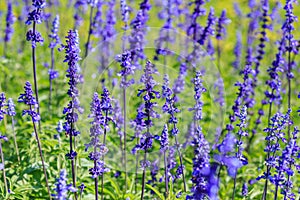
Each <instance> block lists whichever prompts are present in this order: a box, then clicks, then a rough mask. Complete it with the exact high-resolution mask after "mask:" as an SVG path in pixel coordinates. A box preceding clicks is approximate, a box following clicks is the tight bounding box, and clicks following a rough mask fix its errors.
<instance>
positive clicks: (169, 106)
mask: <svg viewBox="0 0 300 200" xmlns="http://www.w3.org/2000/svg"><path fill="white" fill-rule="evenodd" d="M162 97H163V98H165V99H166V102H165V104H164V105H163V107H162V110H163V112H165V113H168V114H169V115H170V118H169V120H168V123H169V124H171V125H172V126H173V127H172V129H171V134H172V136H174V138H175V146H176V150H177V153H178V155H179V162H180V166H179V167H178V169H177V171H176V177H179V176H181V175H182V180H183V184H184V192H186V181H185V174H184V165H183V158H182V157H183V156H182V153H181V151H180V148H181V144H179V142H178V138H177V135H178V133H179V129H178V128H177V123H178V119H177V117H176V116H175V114H176V113H179V112H180V110H179V109H178V108H177V107H176V106H175V103H176V101H177V100H176V99H177V97H176V96H175V95H173V92H172V90H171V89H170V88H169V77H168V75H167V74H165V76H164V85H163V86H162Z"/></svg>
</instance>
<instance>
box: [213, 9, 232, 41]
mask: <svg viewBox="0 0 300 200" xmlns="http://www.w3.org/2000/svg"><path fill="white" fill-rule="evenodd" d="M230 22H231V21H230V19H228V18H227V17H226V10H223V11H222V13H221V16H220V18H219V19H218V22H217V35H216V38H217V40H223V39H224V37H225V36H226V28H225V26H226V25H227V24H229V23H230Z"/></svg>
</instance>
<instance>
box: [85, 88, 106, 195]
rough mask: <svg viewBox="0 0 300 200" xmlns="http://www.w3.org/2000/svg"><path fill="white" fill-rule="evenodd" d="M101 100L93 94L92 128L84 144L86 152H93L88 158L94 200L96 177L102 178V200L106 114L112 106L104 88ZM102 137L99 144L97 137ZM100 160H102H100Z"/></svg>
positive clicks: (96, 187)
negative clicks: (89, 138) (91, 164)
mask: <svg viewBox="0 0 300 200" xmlns="http://www.w3.org/2000/svg"><path fill="white" fill-rule="evenodd" d="M101 96H102V98H101V99H100V98H99V96H98V94H97V93H94V97H93V101H92V103H91V115H90V117H92V118H93V121H92V122H91V124H92V127H91V129H90V132H91V134H90V137H91V142H90V143H89V144H86V150H87V149H88V148H89V147H92V148H93V151H92V152H91V153H90V154H89V158H90V159H91V160H93V161H94V167H93V168H91V169H90V170H89V171H90V174H91V175H92V178H94V179H95V199H98V177H99V176H102V187H101V188H102V195H101V199H103V177H104V172H107V171H108V169H107V168H105V163H104V155H105V154H106V153H107V151H108V149H107V147H106V146H105V139H106V132H107V128H108V127H107V126H108V123H107V122H108V121H111V120H112V118H111V117H108V113H109V112H111V109H112V105H111V103H110V98H109V93H108V90H107V89H106V88H104V90H103V93H102V95H101ZM101 135H103V143H101V142H100V138H99V136H101ZM101 158H102V160H101Z"/></svg>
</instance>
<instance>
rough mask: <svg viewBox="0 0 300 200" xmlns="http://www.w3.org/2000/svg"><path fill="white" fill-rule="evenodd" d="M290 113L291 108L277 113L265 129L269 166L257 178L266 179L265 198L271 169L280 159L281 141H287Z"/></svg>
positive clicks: (266, 160)
mask: <svg viewBox="0 0 300 200" xmlns="http://www.w3.org/2000/svg"><path fill="white" fill-rule="evenodd" d="M290 113H291V110H288V112H287V113H286V114H285V115H283V114H280V113H276V114H275V115H274V116H273V117H272V118H271V120H270V122H269V126H268V127H267V128H265V129H264V132H266V133H267V136H266V138H265V140H266V141H267V145H266V147H265V149H264V151H265V152H266V153H267V156H266V158H265V163H266V166H267V169H266V171H265V172H264V174H263V175H261V176H259V177H258V178H257V180H260V179H265V187H264V192H263V199H266V196H267V192H268V188H267V187H268V180H269V179H270V177H271V169H272V168H275V167H276V161H277V160H278V155H277V153H278V152H279V151H280V142H283V143H286V141H287V140H286V139H285V134H284V132H283V131H284V129H285V128H286V127H287V126H288V124H289V123H291V122H290Z"/></svg>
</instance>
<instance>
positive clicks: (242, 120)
mask: <svg viewBox="0 0 300 200" xmlns="http://www.w3.org/2000/svg"><path fill="white" fill-rule="evenodd" d="M237 117H238V118H239V121H240V123H238V124H237V125H236V126H238V127H239V130H238V133H237V134H238V138H239V139H238V140H237V142H236V145H237V153H236V156H237V158H239V159H240V160H241V161H242V163H243V164H244V165H246V164H248V161H247V158H246V157H244V156H243V155H242V151H243V147H242V146H243V141H242V138H243V137H246V136H248V133H247V132H246V131H245V129H246V128H247V122H246V120H247V107H246V106H243V107H242V108H241V111H240V113H239V114H238V115H237Z"/></svg>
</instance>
